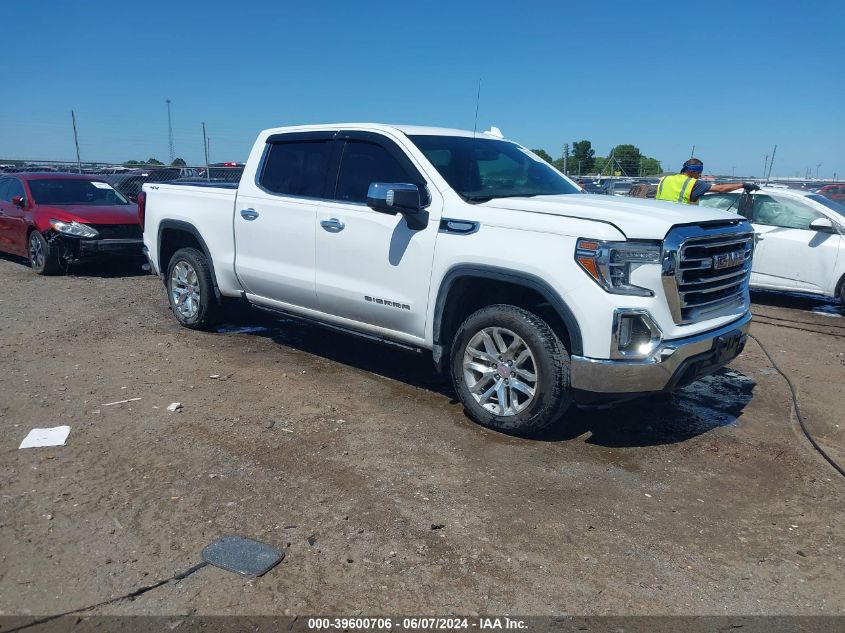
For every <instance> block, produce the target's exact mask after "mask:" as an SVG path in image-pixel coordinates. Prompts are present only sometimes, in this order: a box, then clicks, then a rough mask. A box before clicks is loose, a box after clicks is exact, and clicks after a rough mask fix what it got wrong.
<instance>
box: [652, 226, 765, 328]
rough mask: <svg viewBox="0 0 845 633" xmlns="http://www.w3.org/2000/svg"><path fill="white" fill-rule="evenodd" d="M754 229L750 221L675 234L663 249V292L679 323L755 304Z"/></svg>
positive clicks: (682, 229) (686, 229) (683, 228)
mask: <svg viewBox="0 0 845 633" xmlns="http://www.w3.org/2000/svg"><path fill="white" fill-rule="evenodd" d="M753 251H754V230H753V229H752V228H751V225H750V224H749V223H748V222H732V223H728V224H718V225H701V226H699V225H689V226H679V227H676V228H674V229H672V230H671V231H670V232H669V234H668V235H667V236H666V240H665V242H664V247H663V262H662V266H663V287H664V290H665V291H666V298H667V300H668V301H669V308H670V310H671V312H672V317H673V319H674V320H675V323H678V324H685V323H692V322H694V321H700V320H704V319H708V318H713V317H716V316H719V313H720V312H725V311H728V310H733V309H736V308H741V307H745V308H746V309H747V307H748V304H749V298H748V282H749V278H750V276H751V258H752V254H753Z"/></svg>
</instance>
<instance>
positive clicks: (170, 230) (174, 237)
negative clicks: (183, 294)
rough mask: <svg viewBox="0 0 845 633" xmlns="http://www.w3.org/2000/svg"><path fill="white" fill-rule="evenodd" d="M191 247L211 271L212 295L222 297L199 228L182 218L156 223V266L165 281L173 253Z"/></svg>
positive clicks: (218, 299)
mask: <svg viewBox="0 0 845 633" xmlns="http://www.w3.org/2000/svg"><path fill="white" fill-rule="evenodd" d="M187 247H193V248H196V249H197V250H199V251H201V252H202V253H203V255H205V259H206V261H207V263H208V268H209V270H210V271H211V281H212V284H213V286H214V297H215V298H216V299H217V301H220V300H221V299H222V295H221V294H220V288H218V287H217V273H216V272H215V270H214V260H213V259H212V258H211V252H210V251H209V250H208V246H207V245H206V243H205V240H204V239H203V237H202V234H201V233H200V232H199V230H198V229H197V228H196V227H195V226H194V225H193V224H191V223H190V222H184V221H182V220H162V221H161V222H160V223H159V225H158V266H159V274H160V275H161V277H162V279H163V280H164V281H165V282H166V281H167V280H166V276H167V269H168V267H169V266H170V260H171V259H172V258H173V255H174V253H176V251H178V250H179V249H180V248H187Z"/></svg>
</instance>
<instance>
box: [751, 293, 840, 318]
mask: <svg viewBox="0 0 845 633" xmlns="http://www.w3.org/2000/svg"><path fill="white" fill-rule="evenodd" d="M751 300H752V302H753V303H754V304H756V305H761V306H771V307H776V308H792V309H793V310H804V311H806V312H815V313H817V314H827V315H831V316H845V305H842V304H841V303H840V302H838V301H836V300H834V299H827V298H825V297H817V296H813V295H807V294H800V293H797V292H774V291H769V290H752V291H751ZM751 311H752V313H753V312H754V306H753V305H752V307H751Z"/></svg>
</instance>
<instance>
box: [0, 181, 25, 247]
mask: <svg viewBox="0 0 845 633" xmlns="http://www.w3.org/2000/svg"><path fill="white" fill-rule="evenodd" d="M16 196H21V197H23V198H26V193H25V192H24V188H23V184H22V183H21V181H20V180H18V179H17V178H3V179H2V180H0V250H2V251H5V252H7V253H14V254H15V255H26V254H27V249H26V219H25V218H24V215H25V211H24V209H21V208H20V207H19V206H17V205H16V204H13V203H12V198H15V197H16Z"/></svg>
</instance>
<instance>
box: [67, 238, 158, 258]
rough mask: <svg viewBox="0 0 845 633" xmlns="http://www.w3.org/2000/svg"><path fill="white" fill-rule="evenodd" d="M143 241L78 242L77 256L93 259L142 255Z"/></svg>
mask: <svg viewBox="0 0 845 633" xmlns="http://www.w3.org/2000/svg"><path fill="white" fill-rule="evenodd" d="M143 247H144V240H141V239H113V240H79V256H80V257H95V256H97V255H123V256H136V257H140V256H141V255H143V251H142V250H141V249H143Z"/></svg>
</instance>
